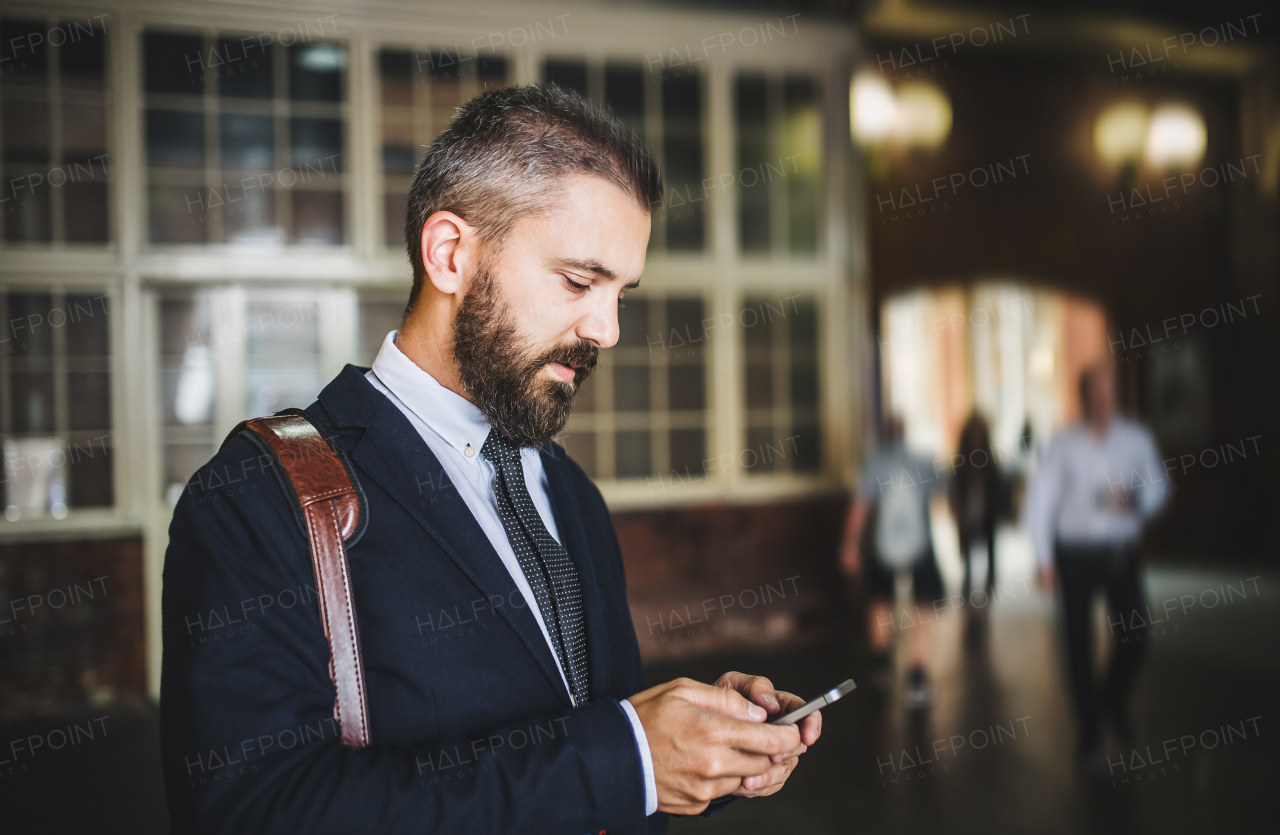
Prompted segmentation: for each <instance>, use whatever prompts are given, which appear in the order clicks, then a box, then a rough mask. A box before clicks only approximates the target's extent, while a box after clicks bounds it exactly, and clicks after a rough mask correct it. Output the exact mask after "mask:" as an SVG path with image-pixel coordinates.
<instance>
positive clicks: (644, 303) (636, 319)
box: [618, 297, 657, 348]
mask: <svg viewBox="0 0 1280 835" xmlns="http://www.w3.org/2000/svg"><path fill="white" fill-rule="evenodd" d="M618 328H619V333H618V346H619V347H629V346H630V347H637V348H643V347H645V346H646V345H648V344H649V342H648V340H650V339H656V338H657V334H653V333H650V330H649V300H648V299H646V298H643V297H641V298H635V297H632V298H630V299H627V300H625V301H624V302H623V303H622V304H620V305H619V306H618Z"/></svg>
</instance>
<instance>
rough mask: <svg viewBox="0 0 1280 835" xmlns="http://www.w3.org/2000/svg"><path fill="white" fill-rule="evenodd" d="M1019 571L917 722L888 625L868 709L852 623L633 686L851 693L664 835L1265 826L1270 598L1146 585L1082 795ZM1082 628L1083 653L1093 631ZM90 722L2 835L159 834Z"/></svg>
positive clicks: (938, 655) (963, 618) (135, 741)
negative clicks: (1142, 639) (763, 679)
mask: <svg viewBox="0 0 1280 835" xmlns="http://www.w3.org/2000/svg"><path fill="white" fill-rule="evenodd" d="M941 560H942V562H943V569H944V575H946V577H947V578H948V582H949V583H951V582H953V581H954V580H955V579H956V575H957V569H958V561H957V560H956V559H955V555H954V554H950V555H948V554H945V553H944V554H942V556H941ZM1029 569H1030V564H1029V561H1028V560H1027V559H1026V557H1025V554H1024V553H1020V550H1019V548H1017V547H1016V542H1015V541H1011V542H1010V543H1009V545H1008V547H1004V548H1002V552H1001V555H1000V565H999V567H998V569H997V575H998V577H999V579H1000V582H999V584H998V586H997V590H996V594H995V597H996V599H995V600H994V601H992V602H989V603H986V602H984V601H983V598H982V596H981V594H978V593H975V595H974V596H971V602H970V603H968V604H966V605H965V606H964V607H959V606H957V608H956V609H955V610H954V611H952V610H948V611H945V612H944V613H943V614H942V615H940V616H939V618H938V620H937V621H936V622H935V623H933V624H929V625H927V628H932V629H936V630H937V632H936V637H937V640H936V647H935V653H934V662H933V670H932V678H933V697H934V702H933V705H932V707H931V708H930V709H929V710H927V711H909V710H907V708H906V706H905V700H904V697H905V691H904V685H905V654H906V652H907V650H908V649H909V647H910V645H911V641H912V640H913V639H914V636H915V634H917V633H916V630H919V629H920V628H922V627H920V626H919V625H916V626H911V625H904V624H902V623H901V618H899V620H898V623H897V624H896V625H895V636H896V638H897V640H898V646H899V654H900V658H899V662H900V663H899V665H898V670H897V676H896V680H895V681H894V682H891V686H890V688H889V689H888V690H884V691H882V690H879V689H878V688H876V687H875V686H873V684H872V682H871V680H870V679H869V678H868V677H867V674H866V670H865V669H864V667H863V666H862V664H863V658H864V653H863V652H862V651H861V650H860V646H861V641H860V639H859V637H858V631H859V630H858V628H857V627H856V625H854V624H853V623H850V624H849V627H850V628H849V630H848V634H847V635H846V636H844V637H843V638H841V639H840V640H834V641H831V642H828V643H826V644H823V645H814V646H809V647H806V648H804V649H801V650H796V651H791V652H785V653H770V654H761V653H739V654H734V655H729V656H719V657H713V658H702V659H694V660H684V661H681V662H679V663H673V664H667V665H663V666H660V667H659V666H654V667H652V668H650V669H649V670H648V676H649V680H650V681H653V682H657V681H663V680H667V679H669V678H672V677H675V676H679V675H689V676H692V677H694V678H697V679H699V680H702V681H712V680H714V679H715V678H716V677H717V676H718V675H719V674H720V673H722V672H724V671H725V670H743V671H749V672H753V673H762V674H765V675H768V676H770V677H771V678H772V679H773V681H774V683H775V684H776V685H777V686H778V687H780V688H783V689H787V690H791V691H793V692H796V693H798V694H800V695H803V696H805V697H808V696H810V695H813V694H816V693H818V692H820V691H822V690H824V689H826V688H827V687H829V686H830V685H832V684H834V683H836V682H838V681H840V680H842V679H844V678H847V677H853V678H855V679H856V680H857V681H858V683H859V688H858V690H856V691H855V692H854V693H853V694H851V695H850V696H849V697H847V698H846V699H844V700H843V701H842V702H840V703H839V704H837V705H833V706H832V707H830V708H828V709H827V711H826V712H825V731H824V734H823V738H822V739H821V740H820V741H819V743H818V744H817V745H816V746H814V748H812V749H811V750H810V751H809V752H808V753H807V754H805V756H804V758H803V761H802V763H801V766H800V768H799V769H798V770H797V772H796V773H795V774H794V775H793V777H792V778H791V780H790V782H789V784H788V785H787V787H786V788H785V790H784V791H783V792H782V793H780V794H778V795H776V796H774V797H771V798H767V799H762V800H752V801H740V802H738V803H736V804H734V805H733V806H731V807H729V809H727V810H726V811H724V812H723V813H721V814H720V815H718V816H717V817H715V818H712V819H703V818H697V819H678V820H676V821H675V823H674V824H673V831H674V832H677V833H694V832H698V833H703V835H714V833H722V832H723V833H733V835H751V834H752V833H769V835H778V833H806V835H822V833H849V832H857V833H879V832H970V831H972V832H983V833H995V832H1049V833H1057V832H1072V833H1074V832H1090V833H1092V832H1126V833H1146V832H1150V833H1160V835H1167V833H1179V832H1258V831H1274V827H1273V826H1272V825H1267V824H1266V823H1265V821H1267V820H1271V821H1272V822H1273V824H1274V821H1275V820H1276V817H1277V813H1278V812H1280V800H1278V798H1280V792H1277V791H1276V790H1275V787H1274V784H1275V782H1276V781H1275V777H1276V776H1277V773H1278V769H1277V762H1276V755H1275V742H1274V739H1275V737H1274V734H1275V730H1274V729H1273V727H1274V726H1273V725H1272V724H1271V723H1272V722H1274V716H1275V713H1274V706H1275V704H1276V697H1275V694H1276V692H1277V690H1276V688H1277V685H1280V658H1278V657H1277V652H1276V646H1277V639H1278V638H1280V607H1277V605H1276V602H1277V599H1278V596H1280V586H1278V585H1277V584H1276V583H1275V582H1274V581H1273V580H1272V579H1271V578H1267V577H1256V575H1258V574H1259V573H1260V572H1259V571H1256V570H1254V571H1250V570H1243V569H1242V570H1239V571H1236V570H1229V569H1222V570H1220V571H1217V572H1214V573H1204V572H1190V571H1185V570H1171V569H1153V570H1149V571H1148V573H1147V589H1148V599H1149V601H1150V608H1151V610H1152V615H1151V620H1153V621H1155V620H1156V619H1159V620H1160V622H1159V623H1153V624H1152V625H1151V626H1150V629H1149V630H1148V631H1147V634H1148V640H1150V645H1149V650H1150V652H1149V655H1148V658H1147V663H1146V666H1145V668H1144V669H1143V672H1142V675H1141V677H1140V680H1139V684H1138V689H1137V692H1136V694H1135V699H1134V707H1135V724H1136V728H1135V743H1134V745H1133V746H1132V747H1130V748H1129V749H1127V750H1123V751H1122V750H1120V749H1119V748H1118V747H1117V746H1116V745H1115V744H1114V742H1112V741H1111V740H1108V743H1107V746H1106V749H1107V750H1106V757H1107V764H1104V765H1103V766H1102V770H1101V773H1100V774H1098V775H1096V776H1095V777H1094V778H1092V779H1085V778H1082V777H1081V776H1080V774H1078V772H1077V769H1076V766H1075V761H1074V760H1075V757H1074V754H1075V750H1074V741H1075V731H1074V727H1073V724H1072V720H1071V716H1070V713H1069V710H1068V704H1067V700H1066V697H1065V693H1064V689H1063V678H1062V675H1061V673H1060V666H1059V664H1060V662H1059V659H1060V654H1059V652H1058V642H1057V634H1058V633H1057V631H1056V605H1055V602H1054V599H1053V598H1052V597H1051V596H1049V595H1045V594H1043V593H1041V592H1039V591H1037V590H1036V588H1035V586H1034V583H1032V582H1030V573H1029ZM1018 578H1022V579H1018ZM1250 578H1256V579H1250ZM1228 584H1230V586H1231V588H1232V589H1233V591H1228V590H1227V586H1228ZM1241 590H1243V595H1242V593H1241ZM1215 598H1216V602H1215ZM1098 615H1099V625H1100V627H1101V632H1100V634H1099V651H1100V653H1101V652H1102V651H1104V650H1105V642H1106V640H1107V638H1106V631H1107V630H1106V626H1105V623H1104V622H1103V620H1102V619H1103V613H1102V612H1101V610H1099V612H1098ZM1162 615H1163V617H1162ZM969 624H975V625H976V626H974V627H971V626H969ZM102 713H105V714H109V718H108V719H107V720H106V722H105V724H104V725H103V727H105V729H106V731H107V736H106V737H105V738H104V739H101V740H99V741H98V742H95V743H94V744H93V745H84V746H83V747H81V748H79V749H77V750H76V751H75V755H74V756H63V755H61V754H59V755H54V754H51V753H46V755H44V756H36V757H34V758H31V759H30V762H31V769H33V770H32V771H30V772H27V773H25V774H17V775H5V776H3V777H2V778H0V794H2V795H3V798H4V802H3V810H4V811H3V818H4V820H5V826H4V831H6V832H8V831H15V832H72V831H80V832H129V833H147V832H157V833H158V832H164V831H166V826H167V824H166V814H165V810H164V798H163V788H162V785H161V782H160V771H159V763H158V759H157V757H156V751H157V742H158V725H157V719H156V714H155V712H154V711H150V710H145V711H132V712H125V711H114V710H107V711H102ZM97 715H98V714H97V713H95V714H93V716H88V715H84V716H79V717H68V719H67V721H68V722H71V721H73V720H79V721H80V722H81V723H84V722H86V721H88V720H91V719H92V718H93V717H94V716H97ZM27 726H29V728H27ZM49 727H51V719H50V718H49V717H44V718H41V719H39V720H37V721H36V722H35V723H34V724H33V723H27V724H26V725H21V724H20V725H9V726H6V727H0V739H4V740H10V739H14V738H18V737H20V736H22V735H23V734H24V728H27V729H28V730H29V729H30V728H36V729H38V730H39V731H40V732H45V731H47V730H48V728H49ZM61 753H62V754H69V753H70V752H61Z"/></svg>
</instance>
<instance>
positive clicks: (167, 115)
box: [147, 110, 204, 168]
mask: <svg viewBox="0 0 1280 835" xmlns="http://www.w3.org/2000/svg"><path fill="white" fill-rule="evenodd" d="M147 164H148V165H152V166H171V167H178V168H202V167H204V114H203V113H200V112H197V111H191V110H148V111H147Z"/></svg>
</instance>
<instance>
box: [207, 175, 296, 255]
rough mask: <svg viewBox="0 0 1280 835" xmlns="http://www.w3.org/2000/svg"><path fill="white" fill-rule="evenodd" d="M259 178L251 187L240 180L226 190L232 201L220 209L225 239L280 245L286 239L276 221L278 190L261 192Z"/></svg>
mask: <svg viewBox="0 0 1280 835" xmlns="http://www.w3.org/2000/svg"><path fill="white" fill-rule="evenodd" d="M255 182H256V181H255V180H250V183H249V186H248V187H247V188H245V187H244V186H243V184H240V183H237V184H235V185H232V186H229V187H228V188H226V189H225V190H224V191H225V192H226V194H227V195H228V197H229V200H230V201H231V202H228V204H227V205H226V206H224V207H223V208H222V209H220V212H221V213H222V240H223V241H224V242H225V243H229V244H276V243H283V242H284V233H283V230H282V229H281V228H280V227H279V226H278V225H277V224H276V192H275V191H267V192H265V193H263V192H260V191H258V190H257V189H256V188H255V187H254V183H255Z"/></svg>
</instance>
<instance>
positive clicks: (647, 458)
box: [614, 430, 653, 478]
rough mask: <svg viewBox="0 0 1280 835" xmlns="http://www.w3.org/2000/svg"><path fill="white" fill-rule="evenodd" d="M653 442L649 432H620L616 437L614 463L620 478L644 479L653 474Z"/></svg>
mask: <svg viewBox="0 0 1280 835" xmlns="http://www.w3.org/2000/svg"><path fill="white" fill-rule="evenodd" d="M651 446H652V441H651V440H650V438H649V432H648V431H647V430H640V431H626V432H619V433H617V434H616V435H615V436H614V461H615V462H616V470H617V477H618V478H644V477H645V476H648V475H652V474H653V465H652V463H651V462H652V457H653V456H652V454H651V453H650V447H651Z"/></svg>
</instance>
